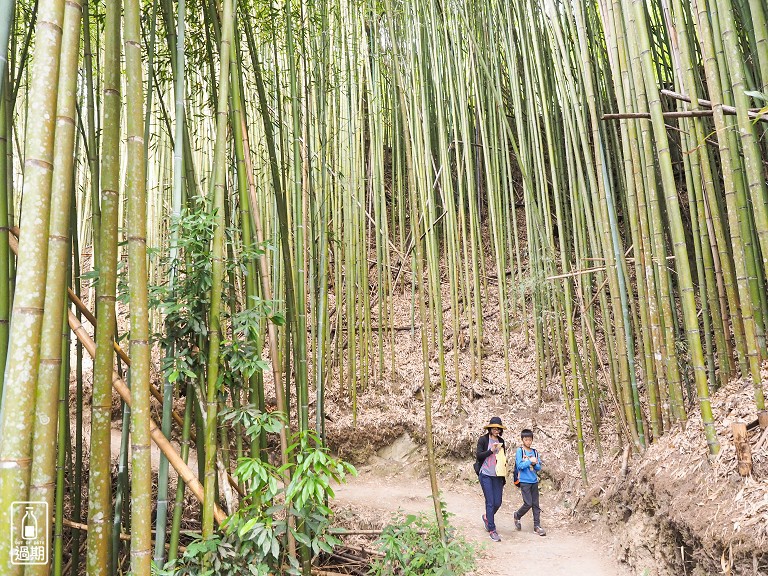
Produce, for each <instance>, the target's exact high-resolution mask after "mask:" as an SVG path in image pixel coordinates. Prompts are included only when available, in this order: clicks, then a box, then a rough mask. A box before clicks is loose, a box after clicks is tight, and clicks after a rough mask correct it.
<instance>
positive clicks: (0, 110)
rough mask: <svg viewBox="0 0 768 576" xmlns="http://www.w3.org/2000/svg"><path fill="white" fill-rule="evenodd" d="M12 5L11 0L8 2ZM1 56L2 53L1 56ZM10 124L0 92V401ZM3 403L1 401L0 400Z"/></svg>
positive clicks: (6, 312) (6, 317)
mask: <svg viewBox="0 0 768 576" xmlns="http://www.w3.org/2000/svg"><path fill="white" fill-rule="evenodd" d="M10 5H12V3H10ZM2 56H4V53H3V54H2V55H0V57H2ZM7 77H8V74H7V69H6V71H5V72H4V73H3V75H2V76H0V86H2V87H3V88H2V89H0V92H4V89H5V87H6V86H7V84H8V80H7ZM12 127H13V124H12V122H10V121H9V114H8V104H7V99H6V97H5V94H4V93H3V94H0V402H2V396H3V383H4V381H5V362H6V357H7V355H8V333H9V329H10V317H11V294H10V288H9V283H10V269H9V267H10V259H11V251H10V248H9V246H8V224H9V221H8V210H7V208H6V206H9V203H10V201H11V198H12V197H13V188H12V178H11V173H12V172H13V171H12V170H11V169H10V168H11V164H10V162H8V153H9V150H11V149H12V147H13V146H12V143H11V142H10V140H11V131H12ZM0 406H2V404H0Z"/></svg>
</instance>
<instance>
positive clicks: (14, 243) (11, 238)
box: [8, 226, 245, 498]
mask: <svg viewBox="0 0 768 576" xmlns="http://www.w3.org/2000/svg"><path fill="white" fill-rule="evenodd" d="M10 231H11V232H12V233H13V234H9V235H8V243H9V245H10V247H11V250H13V252H14V254H18V252H19V241H18V236H19V229H18V228H16V227H15V226H14V227H12V228H10ZM67 293H68V294H69V299H70V300H71V301H72V303H73V304H74V305H75V307H76V308H77V309H78V310H80V312H81V313H82V314H83V316H85V317H86V318H87V319H88V322H90V323H91V325H93V326H94V327H95V326H96V316H94V315H93V313H92V312H91V311H90V310H89V309H88V307H87V306H86V305H85V303H84V302H83V301H82V300H80V298H79V297H78V296H77V294H75V293H74V292H73V291H72V289H71V288H67ZM69 313H70V314H71V315H72V316H74V315H73V314H72V312H71V311H70V312H69ZM75 318H77V317H76V316H75ZM78 324H79V325H80V327H83V326H82V324H80V323H79V321H78ZM71 326H72V323H71V322H70V327H71ZM72 330H74V328H72ZM83 331H85V328H83ZM85 333H86V334H87V332H85ZM89 338H90V336H89ZM112 345H113V347H114V349H115V352H116V353H117V355H118V356H120V359H121V360H122V361H123V362H125V365H126V366H129V367H130V365H131V359H130V358H129V357H128V354H126V353H125V350H123V349H122V348H121V347H120V345H119V344H118V343H117V342H115V341H114V340H113V341H112ZM88 353H89V354H90V355H91V357H93V355H94V353H93V352H90V351H89V352H88ZM149 391H150V392H151V393H152V396H154V397H155V399H156V400H157V401H158V402H160V406H162V405H163V395H162V394H161V393H160V391H159V390H158V389H157V388H155V387H154V386H152V385H150V387H149ZM129 405H130V403H129ZM171 417H172V418H173V421H174V422H176V424H178V425H179V426H183V425H184V420H183V419H182V417H181V416H179V413H178V412H176V411H175V410H173V409H171ZM190 439H191V440H192V441H193V442H194V441H195V434H194V432H192V431H190ZM227 480H228V481H229V484H230V486H232V487H233V488H234V489H235V491H236V492H237V493H238V494H239V495H240V497H241V498H242V497H244V496H245V492H244V491H243V489H242V488H240V485H239V484H238V483H237V480H235V479H234V478H233V477H232V475H231V474H230V473H229V472H227Z"/></svg>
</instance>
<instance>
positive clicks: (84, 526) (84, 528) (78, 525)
mask: <svg viewBox="0 0 768 576" xmlns="http://www.w3.org/2000/svg"><path fill="white" fill-rule="evenodd" d="M62 523H63V524H64V526H67V527H69V528H74V529H76V530H82V531H83V532H88V524H83V523H82V522H73V521H72V520H67V519H66V518H64V519H63V520H62ZM154 532H155V531H154V530H152V533H153V534H154ZM120 540H124V541H126V542H130V540H131V535H130V534H126V533H125V532H120ZM154 544H155V542H154V540H153V541H152V545H153V546H154ZM169 546H170V544H166V545H165V547H166V548H168V547H169ZM186 550H187V548H186V547H185V546H179V552H186Z"/></svg>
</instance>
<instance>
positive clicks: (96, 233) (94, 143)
mask: <svg viewBox="0 0 768 576" xmlns="http://www.w3.org/2000/svg"><path fill="white" fill-rule="evenodd" d="M82 5H83V67H84V68H85V85H86V88H85V96H86V115H87V118H88V147H87V150H88V166H89V168H90V171H91V178H90V185H91V232H92V235H93V245H92V247H93V261H92V266H93V268H94V269H96V268H97V265H98V264H97V259H98V258H99V255H100V254H101V242H100V237H101V202H100V199H99V189H100V188H99V187H100V183H101V173H100V167H99V154H98V152H99V140H98V134H99V133H100V130H99V127H98V126H97V125H96V113H95V108H96V104H95V102H96V90H95V89H94V85H93V50H92V48H91V34H92V29H91V16H90V2H88V0H83V2H82ZM97 60H98V57H97ZM83 204H85V203H83Z"/></svg>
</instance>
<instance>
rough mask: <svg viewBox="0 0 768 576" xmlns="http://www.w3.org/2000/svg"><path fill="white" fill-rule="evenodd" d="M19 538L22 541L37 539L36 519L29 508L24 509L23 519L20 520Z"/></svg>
mask: <svg viewBox="0 0 768 576" xmlns="http://www.w3.org/2000/svg"><path fill="white" fill-rule="evenodd" d="M21 538H22V540H36V539H37V518H36V517H35V514H34V512H33V511H32V507H31V506H27V507H26V512H24V518H22V519H21Z"/></svg>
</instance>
